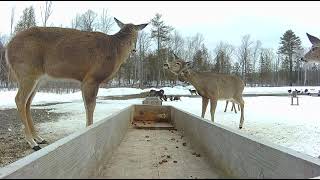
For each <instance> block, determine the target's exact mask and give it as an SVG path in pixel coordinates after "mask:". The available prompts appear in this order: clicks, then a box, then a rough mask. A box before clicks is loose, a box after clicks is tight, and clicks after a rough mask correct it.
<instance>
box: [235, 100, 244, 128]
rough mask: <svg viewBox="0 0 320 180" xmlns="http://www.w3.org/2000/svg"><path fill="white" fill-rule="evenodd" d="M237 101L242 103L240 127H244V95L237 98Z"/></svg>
mask: <svg viewBox="0 0 320 180" xmlns="http://www.w3.org/2000/svg"><path fill="white" fill-rule="evenodd" d="M237 102H238V103H239V104H240V110H241V116H240V124H239V129H242V126H243V121H244V100H243V99H242V97H240V98H239V99H237Z"/></svg>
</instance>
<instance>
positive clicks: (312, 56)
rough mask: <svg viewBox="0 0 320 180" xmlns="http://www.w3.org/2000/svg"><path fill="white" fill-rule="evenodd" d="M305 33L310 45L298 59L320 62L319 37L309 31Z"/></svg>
mask: <svg viewBox="0 0 320 180" xmlns="http://www.w3.org/2000/svg"><path fill="white" fill-rule="evenodd" d="M306 34H307V37H308V39H309V41H310V42H311V44H312V46H311V49H310V50H309V51H308V52H307V53H306V54H305V55H304V57H302V58H301V59H300V60H301V61H304V62H307V63H320V39H319V38H317V37H315V36H312V35H310V34H309V33H306Z"/></svg>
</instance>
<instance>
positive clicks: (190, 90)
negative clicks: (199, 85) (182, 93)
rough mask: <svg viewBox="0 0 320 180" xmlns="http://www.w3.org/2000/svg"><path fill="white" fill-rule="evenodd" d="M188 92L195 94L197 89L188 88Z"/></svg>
mask: <svg viewBox="0 0 320 180" xmlns="http://www.w3.org/2000/svg"><path fill="white" fill-rule="evenodd" d="M189 92H190V93H191V95H193V94H194V95H197V90H195V89H189Z"/></svg>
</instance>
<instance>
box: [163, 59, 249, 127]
mask: <svg viewBox="0 0 320 180" xmlns="http://www.w3.org/2000/svg"><path fill="white" fill-rule="evenodd" d="M174 56H175V59H176V60H175V61H172V62H167V63H165V64H164V65H163V68H164V69H168V70H169V71H171V72H173V73H175V74H176V75H177V76H181V78H182V79H183V80H185V81H188V82H189V83H191V84H192V85H193V86H194V87H195V89H196V90H197V92H198V94H199V95H200V96H201V97H202V114H201V117H202V118H204V115H205V112H206V109H207V105H208V102H209V100H210V106H211V108H210V112H211V120H212V122H214V113H215V110H216V106H217V101H218V100H229V101H231V102H235V103H237V104H239V105H240V110H241V116H240V123H239V128H240V129H241V128H242V126H243V121H244V115H243V110H244V101H243V99H242V92H243V89H244V83H243V81H242V80H241V79H240V78H239V77H238V76H234V75H226V74H216V73H212V72H196V71H194V70H192V69H191V66H192V65H191V63H190V62H185V61H183V60H182V59H180V58H179V57H177V56H176V55H174Z"/></svg>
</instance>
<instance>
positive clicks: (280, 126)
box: [0, 86, 320, 157]
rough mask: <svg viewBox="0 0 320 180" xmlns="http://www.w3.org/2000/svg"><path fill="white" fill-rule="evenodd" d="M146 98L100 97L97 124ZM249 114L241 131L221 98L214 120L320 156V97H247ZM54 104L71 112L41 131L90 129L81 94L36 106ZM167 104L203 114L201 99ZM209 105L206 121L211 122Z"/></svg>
mask: <svg viewBox="0 0 320 180" xmlns="http://www.w3.org/2000/svg"><path fill="white" fill-rule="evenodd" d="M188 88H190V87H182V86H177V87H174V88H171V87H166V88H162V89H164V91H165V94H167V95H170V94H180V95H190V92H189V91H188ZM290 88H291V89H293V90H294V89H298V90H301V89H302V90H304V89H314V91H318V90H320V87H293V88H292V87H259V88H245V91H244V94H246V93H253V94H255V93H259V94H261V93H287V91H288V89H290ZM149 90H150V89H144V90H142V89H135V88H110V89H102V88H101V89H100V90H99V93H98V96H107V95H108V96H111V95H127V94H138V93H141V92H145V91H149ZM15 94H16V91H0V109H5V108H15V103H14V97H15ZM142 101H143V99H129V100H97V105H96V109H95V113H94V122H97V121H99V120H101V119H103V118H104V117H106V116H109V115H111V114H113V113H116V112H118V111H119V110H121V109H123V108H125V107H128V106H130V105H132V104H141V103H142ZM244 101H245V111H244V112H245V114H244V118H245V120H244V126H243V129H241V130H239V129H238V126H239V119H240V112H238V113H237V114H235V113H234V112H231V111H230V110H231V104H229V107H228V111H227V112H223V111H224V107H225V101H219V102H218V105H217V110H216V115H215V123H218V124H221V125H223V126H227V127H230V128H233V129H236V130H238V131H241V132H243V133H246V134H249V135H252V136H255V137H257V138H258V139H262V140H265V141H270V142H273V143H276V144H278V145H282V146H284V147H288V148H290V149H293V150H296V151H299V152H302V153H305V154H308V155H310V156H313V157H318V156H319V155H320V150H319V147H320V122H319V120H320V118H319V114H318V113H317V112H318V109H319V107H320V97H311V96H300V98H299V103H300V105H299V106H291V105H290V104H291V99H290V97H289V96H288V97H285V96H281V97H279V96H277V97H276V96H273V97H272V96H259V97H244ZM54 102H68V103H64V104H56V105H50V106H43V107H36V106H34V107H32V108H48V109H52V110H51V111H52V112H57V113H59V112H68V113H70V114H69V115H68V116H62V117H61V118H60V119H59V120H58V121H56V122H48V123H42V124H38V125H37V126H38V128H39V130H40V134H46V133H48V132H49V131H50V132H54V133H58V134H62V135H63V134H69V133H71V132H74V131H76V130H79V129H82V128H85V110H84V105H83V102H82V96H81V92H76V93H72V94H62V95H59V94H53V93H37V94H36V96H35V98H34V102H33V104H44V103H54ZM163 105H171V106H174V107H176V108H179V109H182V110H184V111H187V112H190V113H193V114H195V115H197V116H200V115H201V98H200V97H196V98H189V97H182V98H181V101H172V102H171V101H170V100H169V101H167V102H163ZM209 107H210V105H208V109H207V112H206V115H205V119H207V120H208V121H209V122H210V121H211V120H210V112H209Z"/></svg>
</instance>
